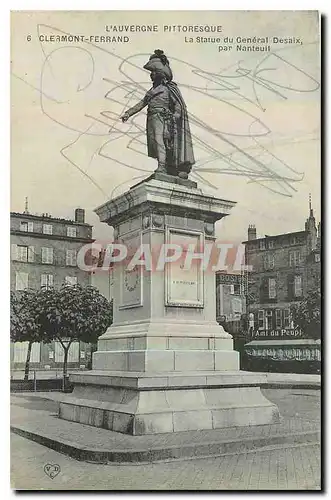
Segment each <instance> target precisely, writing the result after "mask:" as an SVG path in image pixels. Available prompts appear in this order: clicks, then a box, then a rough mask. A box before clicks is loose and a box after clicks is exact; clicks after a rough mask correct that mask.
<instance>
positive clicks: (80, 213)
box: [10, 208, 93, 369]
mask: <svg viewBox="0 0 331 500" xmlns="http://www.w3.org/2000/svg"><path fill="white" fill-rule="evenodd" d="M10 233H11V270H10V286H11V290H23V289H25V288H32V289H38V288H42V287H46V288H47V287H51V286H56V287H57V286H60V285H62V284H65V283H66V284H68V285H74V284H77V283H78V284H81V285H83V286H84V285H89V284H90V283H91V277H90V275H89V273H87V272H86V271H83V270H81V269H80V268H79V267H78V265H77V253H78V251H79V250H80V248H81V247H82V246H83V245H85V244H88V243H91V242H92V241H93V240H92V226H91V225H90V224H87V223H86V222H85V211H84V210H83V209H80V208H77V209H76V210H75V218H74V220H69V219H60V218H55V217H51V216H50V215H49V214H43V215H33V214H30V213H29V212H28V210H27V209H26V210H25V212H23V213H16V212H11V214H10ZM89 350H90V348H89V346H88V345H85V344H83V343H79V342H74V343H72V345H71V347H70V350H69V366H70V367H73V366H77V367H81V368H83V367H85V366H86V364H87V363H88V361H89ZM26 352H27V342H17V343H15V344H13V345H12V346H11V367H12V369H22V368H23V367H24V364H25V359H26ZM62 362H63V349H62V347H61V345H60V344H59V343H58V342H52V343H51V344H47V345H40V344H37V343H35V344H33V347H32V352H31V363H30V365H31V368H44V369H54V368H57V367H61V365H62Z"/></svg>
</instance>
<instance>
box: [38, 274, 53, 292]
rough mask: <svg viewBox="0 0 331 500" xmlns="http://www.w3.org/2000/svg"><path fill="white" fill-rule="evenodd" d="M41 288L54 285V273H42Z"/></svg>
mask: <svg viewBox="0 0 331 500" xmlns="http://www.w3.org/2000/svg"><path fill="white" fill-rule="evenodd" d="M40 286H41V288H46V289H48V288H51V287H52V286H53V274H42V275H41V282H40Z"/></svg>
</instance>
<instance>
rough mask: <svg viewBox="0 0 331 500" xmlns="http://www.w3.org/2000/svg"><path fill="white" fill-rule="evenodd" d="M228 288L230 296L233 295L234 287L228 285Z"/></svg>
mask: <svg viewBox="0 0 331 500" xmlns="http://www.w3.org/2000/svg"><path fill="white" fill-rule="evenodd" d="M229 288H230V293H231V295H233V294H234V285H230V287H229Z"/></svg>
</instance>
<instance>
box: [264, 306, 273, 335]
mask: <svg viewBox="0 0 331 500" xmlns="http://www.w3.org/2000/svg"><path fill="white" fill-rule="evenodd" d="M265 320H266V325H265V329H266V330H272V309H267V310H266V318H265Z"/></svg>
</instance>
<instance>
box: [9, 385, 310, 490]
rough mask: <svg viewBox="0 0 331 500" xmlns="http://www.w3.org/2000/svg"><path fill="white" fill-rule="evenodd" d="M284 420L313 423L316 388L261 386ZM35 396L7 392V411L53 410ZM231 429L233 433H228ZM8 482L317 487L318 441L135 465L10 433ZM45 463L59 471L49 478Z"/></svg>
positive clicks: (96, 486)
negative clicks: (87, 457)
mask: <svg viewBox="0 0 331 500" xmlns="http://www.w3.org/2000/svg"><path fill="white" fill-rule="evenodd" d="M264 391H265V395H266V396H267V397H268V398H269V399H270V400H272V401H273V402H275V403H276V404H277V405H278V406H279V409H280V412H281V415H282V417H284V419H287V418H288V419H291V420H295V421H297V422H298V425H299V424H300V425H302V426H303V425H304V424H305V425H308V424H309V425H310V426H311V427H314V426H315V427H316V428H318V427H319V423H320V392H319V391H318V390H311V389H300V388H299V389H298V388H296V389H295V388H293V389H265V390H264ZM55 394H56V393H54V394H53V396H52V397H53V399H52V400H46V399H44V398H41V397H40V395H39V397H38V395H36V396H35V397H33V396H31V395H30V397H28V396H27V395H26V394H25V395H15V396H13V406H12V414H18V413H19V412H20V411H22V412H24V414H25V415H26V411H27V410H30V412H31V418H32V415H35V413H36V412H38V411H40V412H43V411H50V412H53V411H54V410H55V409H56V407H57V404H58V403H57V402H56V401H55V400H56V398H57V397H59V396H60V394H59V393H57V395H55ZM232 432H233V431H232ZM11 446H12V450H11V454H12V460H11V467H12V472H11V480H12V487H13V488H15V489H47V490H61V489H62V490H66V489H76V490H79V489H85V490H184V489H188V490H265V489H271V490H277V489H278V490H283V489H285V490H318V489H320V446H319V443H318V442H307V443H300V444H293V443H292V444H286V443H285V444H281V445H269V446H265V445H264V446H262V447H259V448H256V449H251V450H246V451H243V452H239V453H238V452H235V453H226V454H224V455H222V456H219V457H214V458H198V459H189V460H180V461H168V462H158V463H136V464H121V465H118V464H93V463H87V462H82V461H77V460H75V459H73V458H70V457H68V456H66V455H63V454H61V453H58V452H56V451H54V450H51V449H49V448H47V447H45V446H42V445H40V444H37V443H35V442H32V441H30V440H28V439H25V438H23V437H20V436H17V435H15V434H12V445H11ZM46 464H58V465H59V466H60V468H61V472H60V473H59V474H58V475H57V476H56V477H54V479H51V478H50V477H48V476H47V475H46V474H45V472H44V466H45V465H46Z"/></svg>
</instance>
